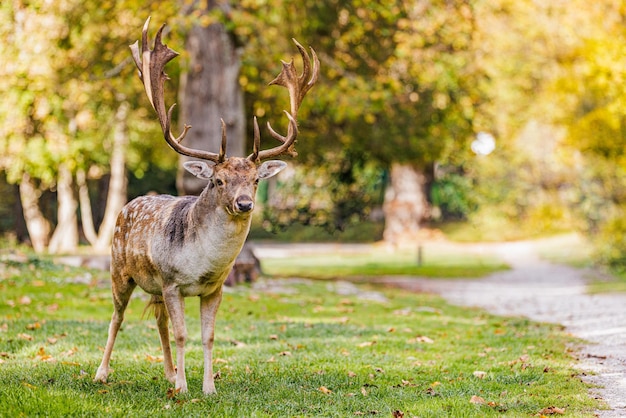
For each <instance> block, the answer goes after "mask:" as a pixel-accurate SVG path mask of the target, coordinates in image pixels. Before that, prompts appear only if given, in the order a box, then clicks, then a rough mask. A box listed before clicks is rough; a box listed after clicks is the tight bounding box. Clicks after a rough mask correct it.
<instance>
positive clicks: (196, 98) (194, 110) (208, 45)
mask: <svg viewBox="0 0 626 418" xmlns="http://www.w3.org/2000/svg"><path fill="white" fill-rule="evenodd" d="M216 7H220V6H219V5H218V2H217V1H214V0H213V1H211V0H210V1H208V2H207V12H209V11H211V10H212V9H215V8H216ZM186 50H187V52H188V53H189V66H188V69H187V71H186V72H185V73H184V74H183V75H182V79H181V86H180V90H179V91H180V99H179V101H180V102H181V103H182V106H181V114H180V120H181V126H182V123H187V124H188V125H191V126H192V127H193V128H192V129H191V130H190V131H189V132H188V134H187V136H186V137H185V143H186V145H187V146H189V147H192V148H200V149H204V150H208V151H212V152H215V153H217V152H219V149H220V144H221V138H222V127H221V122H220V118H222V119H224V122H226V128H227V136H228V144H227V147H226V154H227V155H229V156H231V155H232V156H243V154H244V150H245V129H246V124H245V111H244V103H243V91H242V89H241V86H240V85H239V69H240V66H241V63H240V55H241V51H240V48H238V47H237V46H236V45H235V40H234V37H233V36H231V34H229V33H228V32H227V30H226V28H225V27H224V25H223V24H220V23H213V24H211V25H209V26H207V27H203V26H201V25H195V26H193V27H192V29H191V31H190V32H189V34H188V36H187V42H186ZM187 160H189V158H188V157H181V160H180V167H182V163H183V162H184V161H187ZM205 185H206V181H202V180H199V179H198V178H197V177H195V176H193V175H190V174H189V173H187V171H186V170H183V169H180V170H179V176H178V181H177V186H178V190H179V192H180V193H181V194H198V193H200V192H201V191H202V189H203V188H204V186H205Z"/></svg>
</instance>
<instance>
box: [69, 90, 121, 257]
mask: <svg viewBox="0 0 626 418" xmlns="http://www.w3.org/2000/svg"><path fill="white" fill-rule="evenodd" d="M128 111H129V104H128V102H122V103H120V105H119V107H118V108H117V112H116V114H115V126H114V129H113V150H112V151H111V160H110V168H111V175H110V178H109V188H108V192H107V199H106V208H105V211H104V218H103V220H102V223H101V224H100V227H99V229H98V232H96V228H95V226H94V219H93V212H92V210H91V200H90V198H89V188H88V186H87V179H86V175H85V171H84V170H78V172H77V173H76V182H77V184H78V195H79V199H80V210H81V219H82V224H83V232H84V233H85V238H87V241H89V243H90V244H91V246H92V247H93V248H94V250H96V251H103V250H106V249H107V248H108V247H109V245H110V244H111V239H112V238H113V229H114V227H115V222H116V221H117V215H118V214H119V213H120V211H121V210H122V208H123V207H124V204H125V203H126V197H127V196H126V192H127V188H128V179H127V177H126V147H127V146H128V123H127V122H128V121H127V117H128Z"/></svg>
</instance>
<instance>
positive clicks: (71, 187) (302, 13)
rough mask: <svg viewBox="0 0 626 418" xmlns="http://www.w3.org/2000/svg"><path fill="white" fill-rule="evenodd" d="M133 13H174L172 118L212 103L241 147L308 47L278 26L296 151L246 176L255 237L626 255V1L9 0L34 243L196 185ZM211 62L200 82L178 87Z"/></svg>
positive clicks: (0, 182) (10, 183)
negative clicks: (139, 56)
mask: <svg viewBox="0 0 626 418" xmlns="http://www.w3.org/2000/svg"><path fill="white" fill-rule="evenodd" d="M148 16H152V22H153V23H152V25H153V26H152V28H151V37H152V36H154V35H153V34H154V33H155V32H156V29H157V28H158V26H160V25H161V24H162V23H167V24H168V28H167V30H166V34H165V42H166V43H167V44H168V46H170V47H171V48H172V49H174V50H176V51H178V52H180V53H181V56H180V57H179V58H178V59H177V60H175V61H174V62H172V63H171V64H169V65H168V67H167V69H166V70H167V72H168V74H169V75H170V77H171V80H170V82H169V83H168V84H167V85H166V92H167V95H168V97H166V103H168V104H171V103H174V102H178V104H179V106H178V107H177V110H178V111H179V112H180V114H179V115H178V116H177V117H180V123H179V126H182V123H184V122H187V123H189V124H191V125H192V126H196V125H195V123H194V121H193V120H189V119H190V118H191V113H193V111H194V109H198V108H199V107H198V106H199V104H202V105H206V106H207V108H209V107H211V106H217V109H218V112H219V111H222V112H224V113H223V114H224V115H225V117H226V118H227V119H228V121H229V129H231V125H232V127H233V129H235V128H236V129H238V130H235V131H234V132H229V140H230V141H231V142H234V143H235V144H239V145H235V146H236V147H238V148H237V151H233V150H230V152H231V153H232V154H234V155H237V154H239V155H244V150H250V149H251V145H250V143H249V142H250V141H251V138H252V134H251V132H252V117H253V116H257V117H258V118H259V121H260V122H261V123H262V124H265V122H266V121H268V120H271V121H272V124H273V126H275V127H277V130H279V131H280V130H281V129H282V128H284V127H285V126H286V118H285V117H284V115H283V114H282V109H285V108H288V97H287V94H286V93H285V92H284V91H281V89H279V88H277V87H269V86H267V82H268V81H270V80H272V79H273V78H274V76H275V75H277V74H278V72H279V71H280V61H279V60H280V59H283V60H289V59H290V57H291V56H296V57H295V58H296V64H297V65H298V66H300V65H301V64H300V62H299V57H297V53H296V50H295V48H294V46H293V44H292V42H291V38H295V39H297V40H299V41H300V42H301V43H302V44H303V45H305V47H308V46H312V47H314V48H315V50H316V51H317V53H318V55H319V57H320V60H321V63H322V68H321V70H322V74H321V78H320V80H319V81H318V84H317V85H316V87H315V88H314V89H313V90H312V91H311V93H310V94H309V95H308V96H307V98H306V99H305V101H304V103H303V106H302V109H301V111H300V113H299V123H300V128H301V129H300V131H301V133H300V135H299V143H298V151H299V153H300V156H299V157H298V159H297V160H292V161H291V169H290V170H289V172H288V173H287V175H285V176H282V177H280V178H279V179H278V180H277V181H275V182H272V183H270V184H269V185H267V186H265V187H264V188H262V189H260V191H259V200H260V201H261V202H262V203H263V208H264V209H263V210H262V211H260V212H259V214H258V219H256V220H255V224H254V225H255V228H254V231H253V237H258V238H263V237H270V238H271V237H272V236H273V235H271V234H269V233H267V232H264V230H285V229H286V231H287V232H288V231H290V230H292V231H294V229H293V228H302V226H307V227H313V226H315V227H320V228H318V229H321V230H323V231H327V232H328V234H327V236H328V237H330V239H350V240H365V241H375V240H380V239H385V240H386V241H389V242H391V243H400V242H402V241H403V240H407V239H409V240H410V239H412V238H414V237H415V236H416V234H419V228H420V227H422V226H424V225H427V226H429V227H431V228H441V229H443V230H444V231H450V232H449V233H450V234H451V235H455V236H456V238H458V239H472V240H496V239H519V238H528V237H534V236H539V235H545V234H550V233H556V232H562V231H571V230H577V231H582V232H583V233H584V234H585V235H586V236H588V237H589V238H590V239H591V240H592V241H593V242H594V243H595V245H596V249H597V256H598V259H599V260H600V261H602V262H604V263H608V264H611V265H614V266H623V265H626V239H625V236H626V217H625V216H624V215H625V210H626V176H625V175H624V170H625V168H626V148H625V147H624V145H625V142H626V136H625V135H626V118H625V115H626V93H625V90H624V88H623V87H624V82H625V81H626V2H623V1H620V0H598V1H594V2H589V1H586V0H567V1H565V0H553V1H547V2H541V1H535V0H476V1H475V0H465V1H464V0H395V1H392V0H382V1H381V0H377V1H372V0H353V1H344V0H326V1H318V0H301V1H288V0H242V1H237V2H227V1H215V0H211V1H208V0H207V1H188V0H173V1H168V0H163V1H137V0H119V1H114V0H110V1H106V0H105V1H102V0H98V1H96V0H80V1H79V0H32V1H24V0H8V1H2V2H1V3H0V37H1V39H2V42H1V43H0V61H1V62H2V64H1V65H0V97H1V98H2V100H0V191H1V193H2V196H3V198H2V199H0V230H1V231H2V232H3V233H5V234H8V235H10V236H12V237H13V238H14V239H16V240H19V241H28V242H30V243H31V244H32V245H33V247H34V248H35V249H36V250H37V251H40V252H44V251H48V252H51V253H58V252H71V251H74V250H76V248H77V246H78V245H80V244H90V245H91V246H92V247H93V248H95V249H96V250H102V249H104V248H106V247H107V246H108V242H109V240H110V232H111V230H112V222H114V219H115V216H116V214H117V212H118V211H119V209H120V208H121V206H122V205H123V204H124V203H125V202H126V201H127V200H129V199H131V198H133V197H135V196H138V195H141V194H145V193H149V192H156V193H169V194H176V193H178V192H182V191H189V190H188V188H187V187H186V186H185V179H184V178H183V177H182V175H181V174H180V172H179V170H178V167H179V159H178V155H177V154H176V153H175V152H173V151H172V150H170V149H169V148H168V147H167V145H166V144H165V141H163V139H162V134H161V131H160V126H159V124H158V121H157V119H156V116H155V114H154V112H153V110H152V109H151V108H150V105H149V102H148V100H147V99H146V97H145V94H144V92H143V90H142V86H141V83H140V81H139V80H138V78H137V73H136V70H135V67H134V64H133V63H132V60H131V58H130V51H129V49H128V45H129V44H131V43H133V42H135V40H137V39H140V36H141V28H142V25H143V23H144V21H145V19H146V18H147V17H148ZM205 36H207V37H208V38H203V37H205ZM205 46H206V47H207V49H206V50H204V51H205V52H202V51H203V50H202V48H203V47H205ZM211 46H213V47H216V46H217V47H219V48H213V49H211V48H209V47H211ZM216 51H217V52H216ZM203 59H205V60H207V61H205V62H202V61H201V60H203ZM227 62H228V63H229V65H230V68H229V69H226V70H227V71H228V72H227V73H225V74H226V75H216V74H217V73H218V72H219V71H220V68H221V67H223V66H225V65H226V63H227ZM208 68H213V69H211V70H210V71H208V73H209V74H208V76H212V77H213V79H214V80H215V79H217V80H218V81H217V82H213V83H210V82H208V83H205V84H206V85H207V89H210V91H203V92H201V91H199V89H198V88H197V87H196V88H189V86H194V84H193V83H194V82H195V81H194V80H195V79H194V77H195V76H198V77H201V76H203V74H205V73H207V71H203V70H205V69H208ZM228 74H230V75H231V77H230V78H232V80H234V84H235V85H234V86H233V85H230V86H227V84H228V83H227V82H226V81H224V80H229V77H228ZM232 74H235V76H234V77H232ZM205 75H206V74H205ZM231 84H232V83H231ZM209 85H210V86H209ZM220 88H230V89H231V90H224V91H227V92H228V93H220V90H219V89H220ZM226 99H229V100H230V99H232V100H231V101H232V102H229V103H223V101H224V100H226ZM220 106H223V110H220ZM185 115H189V116H190V117H189V118H187V117H186V116H185ZM217 115H218V116H216V120H212V119H211V120H209V122H210V123H211V126H214V127H216V129H218V130H217V131H216V132H219V113H218V114H217ZM205 118H206V117H205ZM237 126H239V127H238V128H237ZM194 130H196V131H197V132H198V134H202V133H203V132H204V137H207V139H208V142H207V143H206V144H204V145H198V144H197V143H196V144H194V146H195V147H203V148H205V149H210V150H211V151H214V152H216V151H217V147H216V146H215V145H214V142H211V141H216V140H218V136H219V134H218V135H214V134H213V133H211V132H209V133H208V134H207V132H205V131H203V130H202V129H196V128H193V129H192V130H191V131H190V135H192V133H193V132H194ZM267 137H268V135H267V133H264V134H263V133H262V138H264V141H265V140H266V139H267ZM264 145H265V146H266V147H267V146H269V145H270V144H267V143H265V144H264ZM272 145H273V144H272ZM494 145H495V148H494ZM177 177H180V178H178V181H177ZM308 229H311V228H308ZM341 231H344V232H341ZM279 236H282V235H279Z"/></svg>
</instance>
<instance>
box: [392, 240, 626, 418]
mask: <svg viewBox="0 0 626 418" xmlns="http://www.w3.org/2000/svg"><path fill="white" fill-rule="evenodd" d="M496 251H497V252H498V253H499V254H500V255H501V256H502V258H503V259H504V260H505V261H506V262H507V263H508V264H509V265H510V266H511V270H509V271H505V272H501V273H496V274H493V275H491V276H488V277H487V278H484V279H480V280H453V281H452V280H446V281H441V280H428V279H419V278H394V277H387V278H384V279H383V280H384V282H385V283H387V284H391V285H394V286H398V287H402V288H406V289H409V290H413V291H421V292H431V293H437V294H440V295H441V296H443V297H444V298H445V299H447V300H448V301H449V302H451V303H453V304H456V305H462V306H474V307H481V308H484V309H486V310H488V311H489V312H492V313H494V314H498V315H513V316H525V317H528V318H529V319H532V320H536V321H542V322H552V323H558V324H562V325H564V326H565V327H566V329H567V331H569V332H570V333H572V334H573V335H575V336H577V337H581V338H583V339H585V340H586V341H588V342H589V344H588V345H585V346H583V347H581V348H580V350H579V352H578V353H579V358H580V369H581V374H582V376H584V379H585V381H587V382H590V383H592V384H594V385H597V386H598V388H594V389H592V392H591V396H594V397H597V398H601V399H603V400H604V401H605V402H606V403H607V404H608V406H609V407H610V410H600V411H597V414H598V416H599V417H611V418H612V417H626V295H625V294H615V295H609V294H602V295H589V294H586V282H587V280H588V277H589V274H590V271H588V270H584V269H575V268H572V267H567V266H563V265H558V264H552V263H550V262H547V261H544V260H542V259H540V257H539V256H538V255H537V253H536V248H535V246H534V245H533V243H532V242H516V243H506V244H498V246H497V247H496ZM589 372H593V374H592V375H590V374H589Z"/></svg>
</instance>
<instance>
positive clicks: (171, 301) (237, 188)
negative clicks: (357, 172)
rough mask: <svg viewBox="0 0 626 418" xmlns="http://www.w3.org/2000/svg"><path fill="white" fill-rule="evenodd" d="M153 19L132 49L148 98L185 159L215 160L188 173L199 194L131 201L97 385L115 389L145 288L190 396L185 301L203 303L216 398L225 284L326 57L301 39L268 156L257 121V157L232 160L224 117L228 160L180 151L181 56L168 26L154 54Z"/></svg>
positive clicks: (194, 164)
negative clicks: (174, 125) (123, 346)
mask: <svg viewBox="0 0 626 418" xmlns="http://www.w3.org/2000/svg"><path fill="white" fill-rule="evenodd" d="M149 22H150V18H148V19H147V20H146V22H145V24H144V26H143V31H142V39H141V48H142V52H141V54H140V52H139V46H138V41H137V42H135V43H134V44H133V45H131V47H130V48H131V51H132V56H133V59H134V61H135V64H136V65H137V68H138V69H139V77H140V78H141V80H142V82H143V85H144V88H145V90H146V94H147V96H148V98H149V100H150V103H151V104H152V107H153V108H154V109H155V111H156V113H157V116H158V119H159V122H160V124H161V128H162V130H163V135H164V138H165V140H166V141H167V143H168V144H169V145H170V146H171V147H172V148H173V149H174V150H175V151H176V152H178V153H179V154H183V155H186V156H190V157H195V158H198V159H201V160H206V161H210V162H212V163H213V164H211V165H209V164H207V163H205V162H203V161H189V162H186V163H185V164H184V167H185V168H186V169H187V170H188V171H190V172H191V173H192V174H194V175H196V176H197V177H199V178H201V179H205V180H208V184H207V186H206V188H205V189H204V190H203V191H202V193H201V194H200V196H199V197H195V196H185V197H172V196H164V195H162V196H142V197H138V198H136V199H135V200H133V201H131V202H130V203H128V204H127V205H126V206H125V207H124V208H123V210H122V212H121V213H120V214H119V216H118V219H117V224H116V226H115V234H114V237H113V243H112V247H111V257H112V260H111V282H112V285H111V287H112V291H113V305H114V310H113V316H112V318H111V323H110V326H109V334H108V339H107V343H106V346H105V349H104V355H103V358H102V363H101V364H100V367H99V368H98V371H97V372H96V376H95V379H94V380H95V381H100V382H106V380H107V377H108V375H109V370H110V369H109V363H110V359H111V352H112V350H113V345H114V343H115V337H116V335H117V333H118V331H119V329H120V326H121V324H122V321H123V319H124V311H125V309H126V306H127V304H128V301H129V299H130V296H131V294H132V292H133V290H134V289H135V287H136V286H139V287H140V288H142V289H143V290H144V291H146V292H147V293H149V294H150V295H152V297H151V301H150V305H151V306H152V307H154V311H155V317H156V322H157V328H158V330H159V335H160V339H161V345H162V349H163V364H164V368H165V376H166V378H167V379H168V380H169V381H170V382H172V383H174V384H175V390H177V391H179V392H185V391H187V381H186V377H185V351H184V350H185V340H186V339H187V330H186V326H185V318H184V298H185V297H189V296H198V297H200V316H201V324H202V325H201V326H202V331H201V335H202V345H203V350H204V376H203V382H202V390H203V392H204V393H205V394H210V393H215V383H214V379H213V367H212V351H213V339H214V326H215V316H216V313H217V310H218V307H219V305H220V302H221V300H222V285H223V283H224V280H225V279H226V278H227V276H228V273H229V272H230V270H231V268H232V266H233V263H234V262H235V258H236V257H237V254H239V252H240V250H241V248H242V246H243V244H244V241H245V240H246V237H247V235H248V231H249V229H250V221H251V212H252V210H253V208H254V204H255V193H256V189H257V184H258V181H259V180H262V179H267V178H269V177H271V176H273V175H275V174H276V173H278V172H279V171H280V170H282V169H283V168H284V167H285V166H286V164H285V163H284V162H283V161H279V160H269V161H265V162H263V163H261V161H262V160H266V159H268V158H273V157H277V156H279V155H283V154H286V155H290V156H296V155H297V153H296V151H295V147H294V145H295V141H296V137H297V135H298V126H297V122H296V117H297V113H298V109H299V107H300V104H301V102H302V99H303V98H304V96H305V95H306V93H307V92H308V91H309V89H310V88H311V87H313V85H314V84H315V82H316V81H317V78H318V74H319V60H318V58H317V56H316V54H315V51H314V50H313V49H312V48H311V56H309V54H308V53H307V51H306V50H305V49H304V47H302V46H301V45H300V44H299V43H298V42H297V41H295V40H294V42H295V44H296V47H297V48H298V51H299V52H300V55H301V56H302V60H303V71H302V74H301V75H298V73H297V70H296V68H295V66H294V64H293V60H292V61H291V62H289V63H286V62H283V63H282V64H283V67H282V70H281V72H280V74H279V75H278V77H276V78H275V79H274V80H273V81H272V82H270V84H277V85H280V86H283V87H286V88H287V90H288V91H289V98H290V105H291V111H290V112H288V111H285V114H286V116H287V118H288V119H289V125H288V129H287V135H286V136H283V135H280V134H279V133H277V132H276V131H275V130H274V129H272V127H271V125H270V124H269V123H268V124H267V128H268V131H269V133H270V135H271V136H272V137H273V138H275V139H277V140H278V141H280V142H281V143H282V144H280V145H278V146H276V147H274V148H271V149H266V150H260V133H259V126H258V123H257V121H256V118H255V119H254V147H253V152H252V154H250V155H249V156H248V157H246V158H242V157H227V156H226V154H225V152H226V151H225V150H226V128H225V124H224V121H223V120H222V144H221V149H220V152H219V154H215V153H212V152H208V151H204V150H198V149H193V148H188V147H186V146H184V145H182V144H181V141H182V140H183V138H184V137H185V134H186V133H187V130H188V129H189V128H190V126H187V125H185V126H184V128H183V130H182V133H181V134H180V136H178V137H175V136H174V135H173V134H172V132H171V118H172V109H173V108H174V105H172V107H170V109H169V111H167V112H166V110H165V104H164V98H163V86H164V82H165V80H167V79H168V77H167V75H166V74H165V73H164V71H163V69H164V67H165V65H166V64H167V63H168V62H169V61H171V60H172V59H173V58H175V57H176V56H177V55H178V53H177V52H175V51H173V50H172V49H170V48H168V47H167V46H166V45H164V44H163V43H162V42H161V34H162V32H163V28H164V27H165V25H163V26H161V28H160V29H159V31H158V32H157V34H156V37H155V42H154V49H152V50H150V49H149V47H148V25H149ZM170 318H171V322H172V328H173V333H174V339H175V345H176V363H177V367H176V368H175V367H174V364H173V362H172V353H171V348H170V338H169V327H168V320H169V319H170Z"/></svg>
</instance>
